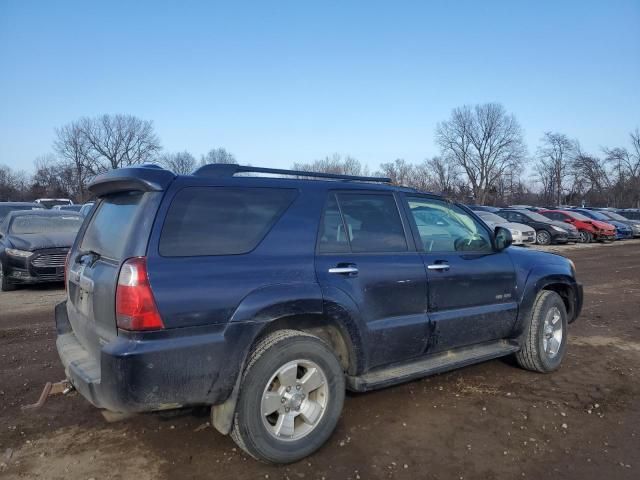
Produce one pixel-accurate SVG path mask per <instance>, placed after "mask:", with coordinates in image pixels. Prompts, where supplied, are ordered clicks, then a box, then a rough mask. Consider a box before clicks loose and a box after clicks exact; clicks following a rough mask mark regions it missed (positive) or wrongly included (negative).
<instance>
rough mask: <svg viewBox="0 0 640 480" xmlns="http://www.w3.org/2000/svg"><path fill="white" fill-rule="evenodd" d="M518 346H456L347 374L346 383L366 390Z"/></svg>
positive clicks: (503, 342)
mask: <svg viewBox="0 0 640 480" xmlns="http://www.w3.org/2000/svg"><path fill="white" fill-rule="evenodd" d="M518 350H520V347H519V346H518V345H517V344H516V343H515V342H509V341H506V340H500V341H497V342H490V343H481V344H479V345H473V346H470V347H462V348H456V349H454V350H448V351H446V352H442V353H437V354H434V355H429V356H428V357H420V358H419V359H414V360H411V361H410V362H407V363H402V364H397V363H396V364H394V365H391V366H389V367H383V368H378V369H375V370H372V371H370V372H367V373H365V374H364V375H360V376H347V387H348V388H349V390H351V391H354V392H367V391H369V390H375V389H378V388H385V387H389V386H391V385H396V384H398V383H404V382H408V381H410V380H415V379H417V378H421V377H427V376H429V375H435V374H437V373H442V372H446V371H448V370H454V369H456V368H460V367H465V366H467V365H471V364H474V363H480V362H484V361H486V360H491V359H493V358H498V357H503V356H505V355H509V354H510V353H514V352H517V351H518Z"/></svg>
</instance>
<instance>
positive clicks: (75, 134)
mask: <svg viewBox="0 0 640 480" xmlns="http://www.w3.org/2000/svg"><path fill="white" fill-rule="evenodd" d="M80 123H81V122H71V123H69V124H67V125H65V126H63V127H61V128H57V129H56V140H55V141H54V143H53V148H54V150H55V151H56V152H57V153H58V155H59V156H60V158H61V159H62V161H63V162H66V163H67V164H68V165H70V166H71V168H72V170H73V175H74V182H73V183H74V190H75V194H76V195H75V196H76V198H77V199H78V200H79V201H83V200H84V198H85V187H86V185H87V182H88V179H89V178H90V177H91V176H92V175H93V174H94V173H95V169H94V166H95V161H94V159H93V157H92V155H93V154H94V152H93V151H92V148H91V145H90V143H89V141H88V139H87V137H86V135H85V134H84V132H83V130H82V127H81V125H80ZM39 163H40V164H41V165H40V166H38V160H36V169H38V168H45V169H46V170H51V165H52V164H53V163H56V159H53V160H52V159H50V158H49V159H43V158H41V159H40V162H39ZM44 163H46V164H47V165H46V167H45V166H44V165H42V164H44Z"/></svg>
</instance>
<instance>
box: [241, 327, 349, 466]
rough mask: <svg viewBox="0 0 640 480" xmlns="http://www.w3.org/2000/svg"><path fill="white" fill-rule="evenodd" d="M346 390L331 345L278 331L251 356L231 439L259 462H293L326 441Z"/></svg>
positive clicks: (296, 334)
mask: <svg viewBox="0 0 640 480" xmlns="http://www.w3.org/2000/svg"><path fill="white" fill-rule="evenodd" d="M344 394H345V379H344V373H343V371H342V367H341V366H340V362H339V361H338V358H337V357H336V355H335V353H334V352H333V351H332V350H331V348H330V347H329V345H327V344H326V343H325V342H323V341H322V340H320V339H319V338H318V337H315V336H313V335H310V334H308V333H305V332H300V331H296V330H279V331H277V332H274V333H272V334H270V335H267V336H266V337H265V338H263V339H262V340H261V341H260V342H259V343H258V344H257V345H256V346H255V348H254V349H253V351H252V353H251V354H250V356H249V360H248V362H247V367H246V369H245V371H244V373H243V377H242V383H241V385H240V393H239V397H238V404H237V407H236V412H235V417H234V422H233V429H232V431H231V437H232V438H233V440H234V441H235V442H236V443H237V444H238V446H239V447H240V448H241V449H242V450H244V451H245V452H247V453H248V454H249V455H251V456H252V457H254V458H256V459H258V460H261V461H264V462H268V463H291V462H295V461H297V460H300V459H302V458H304V457H306V456H307V455H310V454H311V453H313V452H314V451H316V450H317V449H318V448H320V447H321V446H322V445H323V444H324V443H325V442H326V441H327V439H328V438H329V436H330V435H331V433H332V432H333V430H334V428H335V426H336V424H337V422H338V419H339V418H340V413H341V412H342V405H343V403H344Z"/></svg>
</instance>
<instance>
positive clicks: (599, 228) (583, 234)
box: [538, 210, 616, 243]
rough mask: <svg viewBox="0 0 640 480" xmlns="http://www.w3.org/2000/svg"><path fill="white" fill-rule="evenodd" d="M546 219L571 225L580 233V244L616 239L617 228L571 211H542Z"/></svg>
mask: <svg viewBox="0 0 640 480" xmlns="http://www.w3.org/2000/svg"><path fill="white" fill-rule="evenodd" d="M538 213H541V214H542V215H544V216H545V217H548V218H550V219H552V220H557V221H559V222H566V223H570V224H571V225H573V226H574V227H576V228H577V229H578V230H579V231H580V243H589V242H592V241H594V240H598V241H601V240H602V241H606V240H610V241H613V240H615V238H616V227H614V226H613V225H611V224H610V223H606V222H600V221H598V220H592V219H590V218H588V217H586V216H584V215H582V214H581V213H578V212H572V211H570V210H540V211H539V212H538Z"/></svg>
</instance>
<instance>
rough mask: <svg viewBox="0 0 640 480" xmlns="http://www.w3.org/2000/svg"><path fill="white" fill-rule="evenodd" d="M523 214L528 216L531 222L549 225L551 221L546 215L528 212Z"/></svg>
mask: <svg viewBox="0 0 640 480" xmlns="http://www.w3.org/2000/svg"><path fill="white" fill-rule="evenodd" d="M521 213H522V214H524V215H526V216H528V217H529V218H530V219H531V220H535V221H536V222H544V223H549V219H548V218H547V217H545V216H544V215H540V214H539V213H537V212H532V211H527V212H521Z"/></svg>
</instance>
